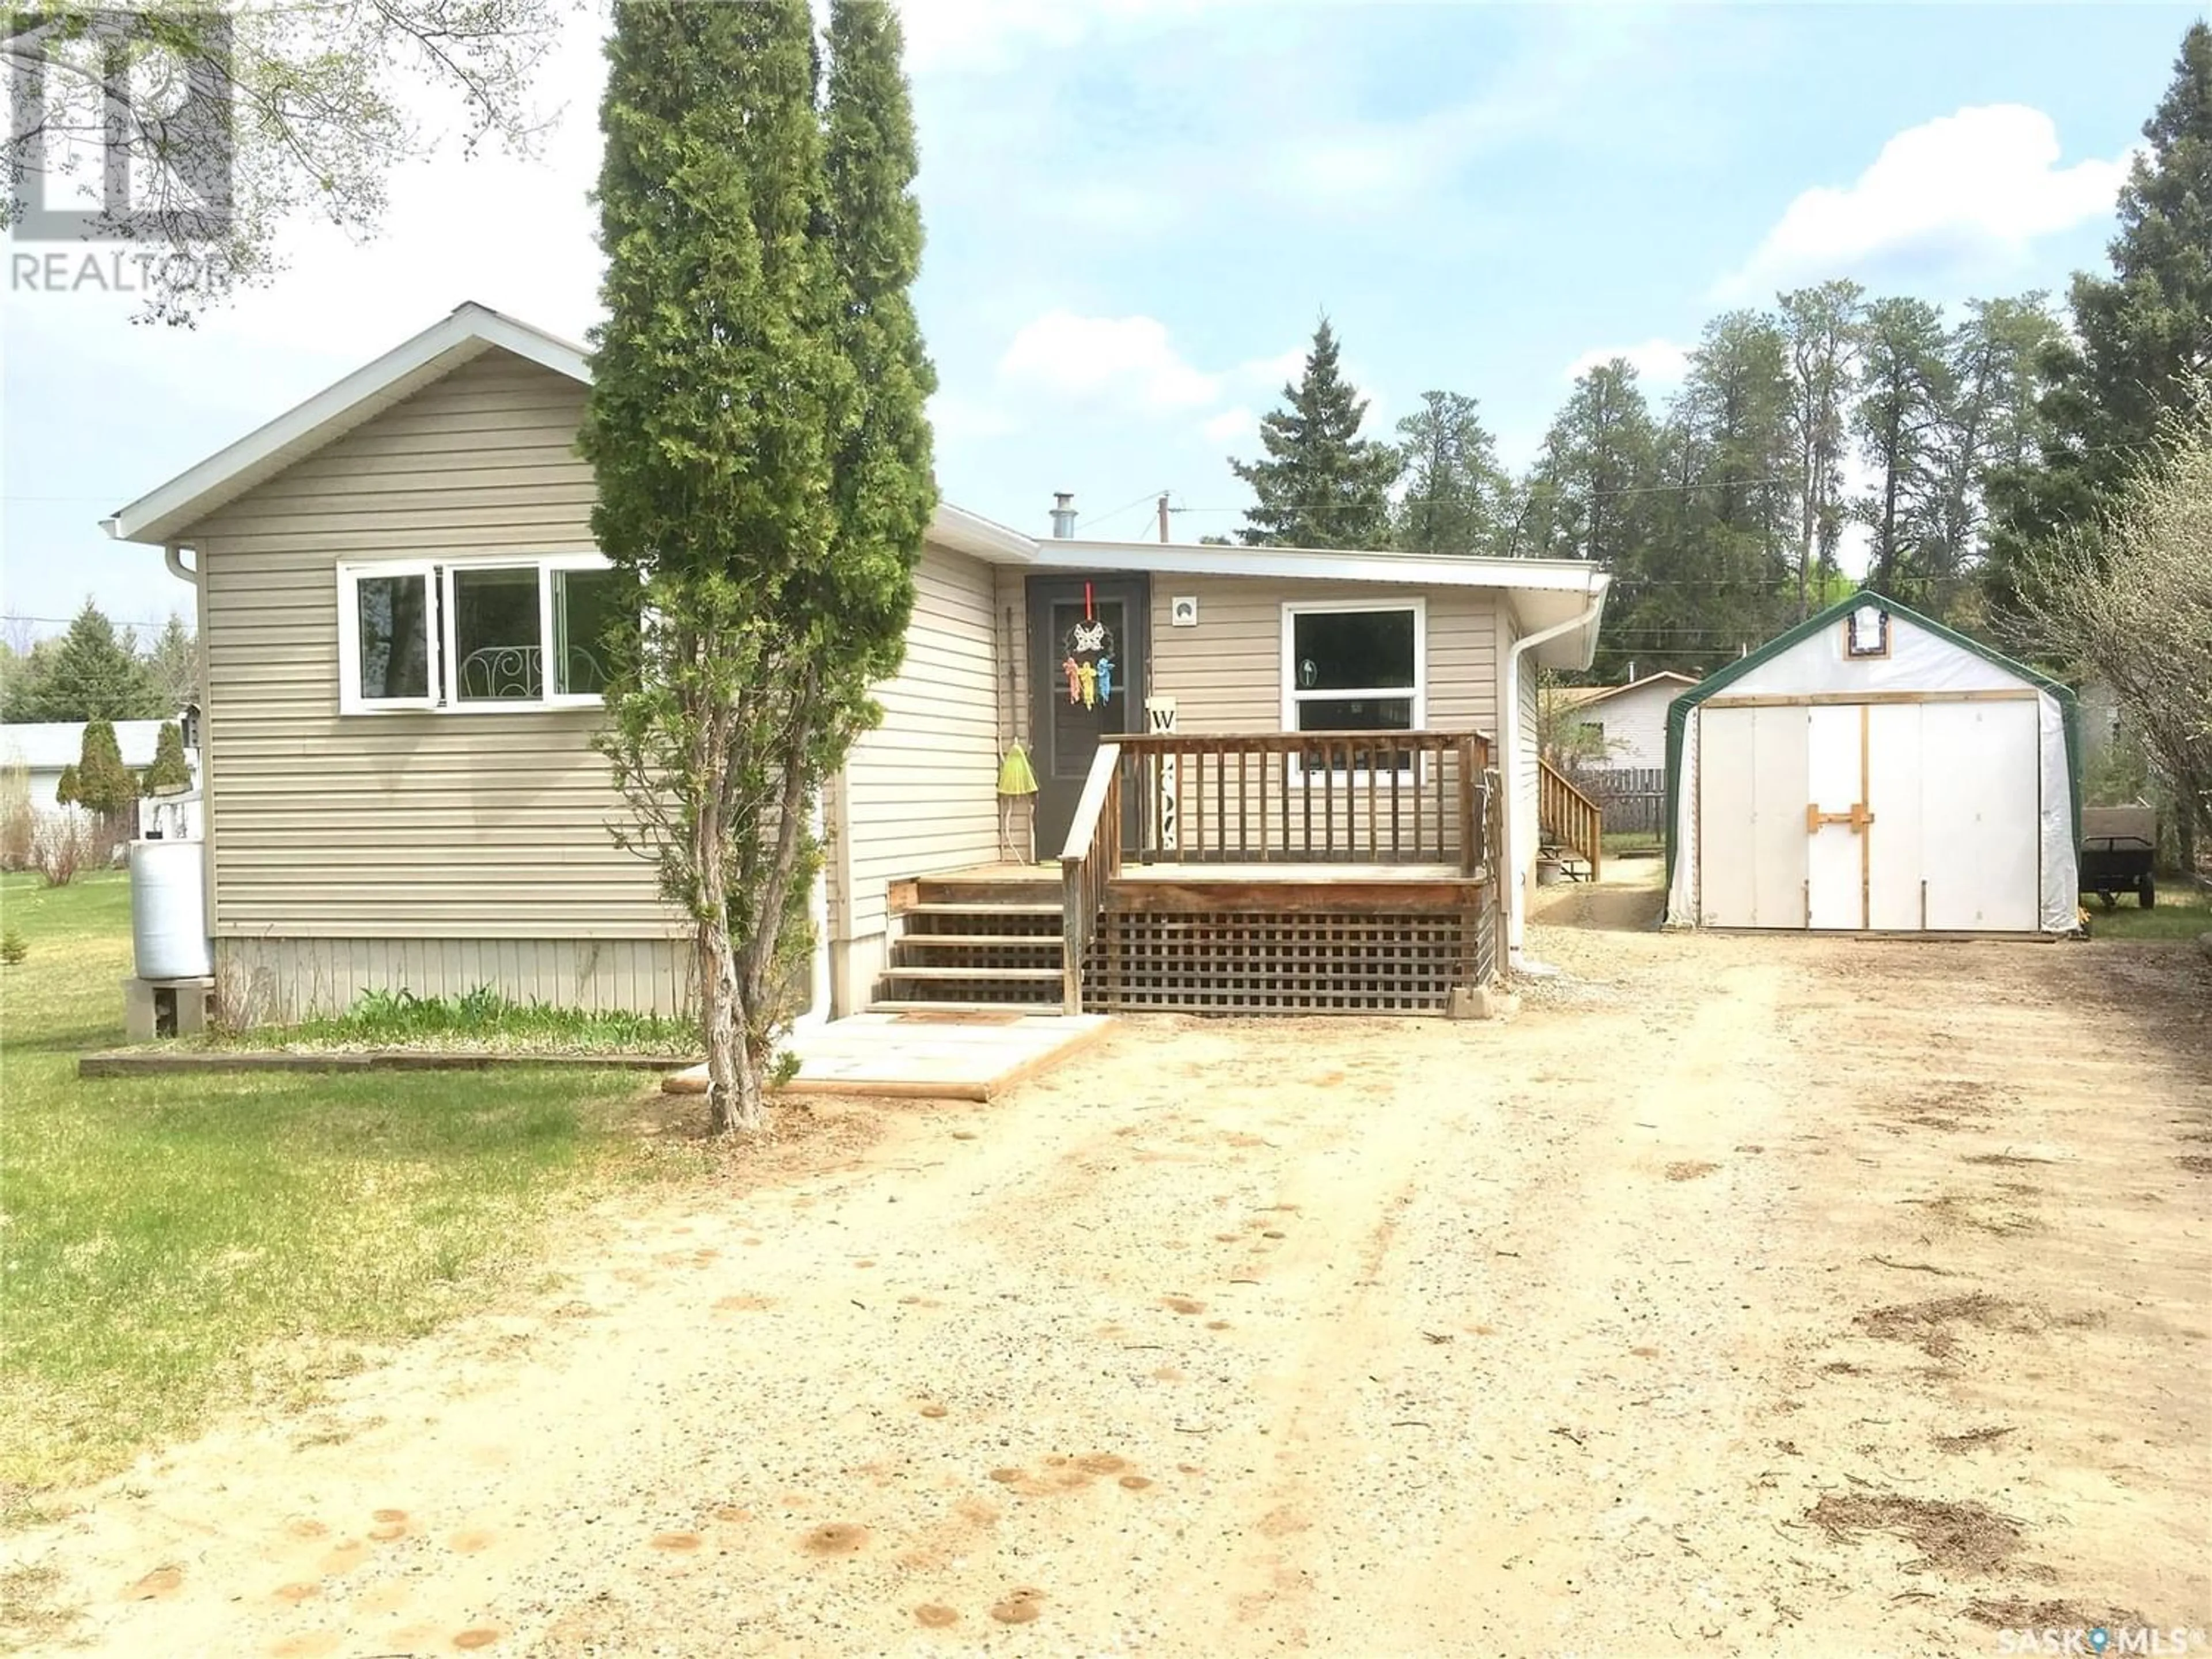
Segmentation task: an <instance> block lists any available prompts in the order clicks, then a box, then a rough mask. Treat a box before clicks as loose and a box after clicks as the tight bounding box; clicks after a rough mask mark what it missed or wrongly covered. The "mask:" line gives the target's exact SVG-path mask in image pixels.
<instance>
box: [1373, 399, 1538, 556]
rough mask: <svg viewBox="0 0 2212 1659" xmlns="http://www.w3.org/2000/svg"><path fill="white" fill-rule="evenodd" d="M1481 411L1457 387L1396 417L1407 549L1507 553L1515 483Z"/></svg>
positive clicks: (1401, 542) (1400, 535)
mask: <svg viewBox="0 0 2212 1659" xmlns="http://www.w3.org/2000/svg"><path fill="white" fill-rule="evenodd" d="M1479 410H1480V405H1478V404H1476V402H1475V400H1474V398H1469V397H1466V396H1463V395H1462V394H1461V393H1459V392H1423V393H1422V394H1421V408H1420V410H1419V411H1418V412H1417V413H1415V414H1412V415H1408V416H1407V417H1406V418H1405V419H1404V420H1402V421H1401V422H1398V432H1399V435H1400V436H1401V438H1402V439H1403V440H1404V442H1403V443H1402V445H1401V455H1402V457H1403V462H1402V465H1403V466H1404V469H1405V471H1406V474H1407V489H1406V495H1405V499H1404V500H1403V501H1401V502H1400V503H1399V504H1398V530H1397V537H1396V542H1397V545H1398V546H1399V547H1401V548H1402V549H1403V550H1405V551H1407V552H1408V553H1475V554H1482V555H1486V556H1498V555H1500V554H1502V553H1504V550H1505V548H1506V545H1507V542H1508V538H1509V536H1510V528H1509V527H1510V524H1511V522H1512V493H1513V484H1512V480H1511V479H1510V478H1509V477H1507V476H1506V473H1505V469H1504V467H1503V466H1501V465H1498V441H1497V440H1496V439H1494V438H1492V436H1491V435H1490V433H1489V431H1488V429H1487V428H1485V427H1484V425H1483V424H1482V416H1481V415H1480V412H1479Z"/></svg>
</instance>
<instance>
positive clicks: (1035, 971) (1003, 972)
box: [884, 967, 1060, 984]
mask: <svg viewBox="0 0 2212 1659" xmlns="http://www.w3.org/2000/svg"><path fill="white" fill-rule="evenodd" d="M884 978H885V979H888V980H900V979H957V980H963V981H967V982H969V984H973V983H975V981H978V980H982V981H998V980H1004V979H1048V980H1051V981H1053V982H1054V984H1057V983H1059V981H1060V969H1057V968H898V967H892V968H886V969H884Z"/></svg>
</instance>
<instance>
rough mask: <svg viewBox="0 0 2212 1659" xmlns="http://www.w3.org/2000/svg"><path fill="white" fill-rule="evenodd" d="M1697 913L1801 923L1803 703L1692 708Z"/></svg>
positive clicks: (1721, 921) (1755, 923)
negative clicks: (1796, 705)
mask: <svg viewBox="0 0 2212 1659" xmlns="http://www.w3.org/2000/svg"><path fill="white" fill-rule="evenodd" d="M1696 719H1697V720H1698V723H1699V734H1698V838H1697V847H1698V917H1699V923H1700V925H1702V926H1704V927H1803V926H1804V925H1805V743H1806V730H1807V728H1806V720H1805V710H1803V709H1802V708H1756V707H1754V708H1702V709H1699V711H1698V714H1697V715H1696Z"/></svg>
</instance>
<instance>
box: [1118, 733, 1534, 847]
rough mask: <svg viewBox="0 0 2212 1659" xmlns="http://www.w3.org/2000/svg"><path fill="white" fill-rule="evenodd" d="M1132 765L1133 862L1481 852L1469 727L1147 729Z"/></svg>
mask: <svg viewBox="0 0 2212 1659" xmlns="http://www.w3.org/2000/svg"><path fill="white" fill-rule="evenodd" d="M1115 743H1116V744H1118V745H1119V746H1120V748H1121V750H1123V751H1124V752H1125V753H1127V755H1129V756H1130V757H1132V758H1133V761H1134V763H1135V766H1134V769H1133V775H1132V776H1131V779H1130V787H1133V788H1134V789H1135V790H1136V791H1137V801H1138V809H1137V839H1136V843H1135V844H1134V845H1133V846H1132V847H1131V848H1128V849H1127V854H1128V857H1129V858H1130V860H1132V861H1133V862H1137V863H1157V862H1166V863H1176V864H1206V863H1237V864H1273V863H1300V864H1443V863H1456V864H1457V865H1458V866H1460V869H1461V871H1462V873H1465V874H1468V875H1472V874H1474V872H1476V870H1477V869H1478V868H1480V866H1481V864H1482V861H1483V858H1484V854H1485V852H1486V848H1485V847H1484V845H1483V832H1482V819H1481V817H1480V813H1479V812H1478V811H1477V810H1476V805H1475V801H1476V795H1477V792H1478V786H1479V783H1480V779H1481V776H1482V775H1483V772H1484V770H1485V769H1486V768H1487V767H1488V766H1489V764H1490V739H1489V738H1486V737H1484V736H1483V735H1482V734H1481V733H1480V732H1267V733H1262V734H1256V735H1249V736H1244V735H1238V736H1205V735H1200V734H1194V733H1190V732H1144V733H1141V734H1137V733H1133V734H1131V735H1129V736H1127V737H1121V738H1115Z"/></svg>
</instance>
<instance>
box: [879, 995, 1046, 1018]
mask: <svg viewBox="0 0 2212 1659" xmlns="http://www.w3.org/2000/svg"><path fill="white" fill-rule="evenodd" d="M868 1012H870V1013H872V1014H1058V1013H1061V1012H1065V1010H1063V1009H1062V1008H1061V1007H1060V1004H1059V1003H1058V1002H1057V1001H1053V1002H969V1001H966V1000H963V999H961V998H959V997H942V998H936V999H932V1000H923V1001H915V1000H913V999H911V998H902V997H878V999H877V1000H875V1001H873V1002H872V1003H870V1004H869V1005H868Z"/></svg>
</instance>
